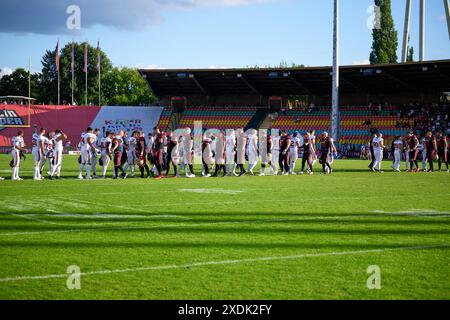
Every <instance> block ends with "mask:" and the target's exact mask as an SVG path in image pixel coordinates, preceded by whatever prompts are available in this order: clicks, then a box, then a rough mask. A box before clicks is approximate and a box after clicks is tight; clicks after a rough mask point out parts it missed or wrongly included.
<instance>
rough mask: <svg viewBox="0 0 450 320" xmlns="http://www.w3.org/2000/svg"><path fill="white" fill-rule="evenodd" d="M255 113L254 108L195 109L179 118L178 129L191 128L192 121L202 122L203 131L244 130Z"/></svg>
mask: <svg viewBox="0 0 450 320" xmlns="http://www.w3.org/2000/svg"><path fill="white" fill-rule="evenodd" d="M255 113H256V108H244V107H243V108H232V109H226V108H211V107H204V108H195V109H187V110H186V111H185V112H184V113H183V116H182V118H181V121H180V124H179V127H181V128H182V127H193V126H194V121H202V122H203V128H204V129H211V128H214V129H220V130H225V129H236V128H245V126H246V125H247V124H248V123H249V121H250V120H251V119H252V117H253V116H254V114H255Z"/></svg>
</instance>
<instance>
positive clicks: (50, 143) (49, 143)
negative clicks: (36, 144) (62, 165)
mask: <svg viewBox="0 0 450 320" xmlns="http://www.w3.org/2000/svg"><path fill="white" fill-rule="evenodd" d="M44 138H45V140H44V147H45V151H46V152H47V153H49V152H52V151H53V149H54V147H55V144H54V141H53V139H49V138H47V137H44Z"/></svg>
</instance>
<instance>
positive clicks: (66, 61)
mask: <svg viewBox="0 0 450 320" xmlns="http://www.w3.org/2000/svg"><path fill="white" fill-rule="evenodd" d="M84 45H85V42H83V43H74V62H75V64H74V80H75V81H74V82H75V85H74V100H75V103H76V104H79V105H84V104H85V90H86V89H85V76H86V75H85V73H84V71H83V68H84ZM71 48H72V44H71V43H68V44H66V45H65V46H64V47H63V48H61V50H60V59H59V61H60V63H59V66H60V69H59V70H60V71H59V74H60V90H61V102H63V101H66V102H67V103H70V102H71V101H72V87H71V86H72V69H71V50H72V49H71ZM87 53H88V104H89V103H92V104H98V71H97V68H96V66H97V48H96V47H92V46H90V45H89V44H88V51H87ZM55 54H56V52H55V50H52V51H50V50H47V52H46V53H45V55H44V57H43V58H42V90H41V93H42V96H41V97H40V100H42V102H44V103H52V102H53V103H56V102H57V97H58V89H57V88H58V82H57V81H58V74H57V72H56V64H55ZM100 60H101V73H100V74H101V81H102V82H103V80H104V77H105V75H106V74H107V73H108V72H110V71H111V69H112V63H111V61H110V60H109V58H108V57H107V55H106V54H105V53H104V52H103V51H102V50H100ZM102 95H103V93H102ZM103 102H104V101H102V104H103Z"/></svg>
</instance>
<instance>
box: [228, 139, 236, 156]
mask: <svg viewBox="0 0 450 320" xmlns="http://www.w3.org/2000/svg"><path fill="white" fill-rule="evenodd" d="M235 147H236V137H235V136H234V135H231V136H228V137H227V142H226V150H227V153H229V154H232V153H234V148H235Z"/></svg>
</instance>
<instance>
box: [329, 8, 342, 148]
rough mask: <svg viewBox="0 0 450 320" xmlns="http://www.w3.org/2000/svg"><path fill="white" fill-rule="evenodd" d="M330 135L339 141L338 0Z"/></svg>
mask: <svg viewBox="0 0 450 320" xmlns="http://www.w3.org/2000/svg"><path fill="white" fill-rule="evenodd" d="M332 83H333V84H332V107H331V109H332V110H331V137H332V138H333V139H334V141H336V142H339V127H340V123H339V0H334V23H333V80H332Z"/></svg>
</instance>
